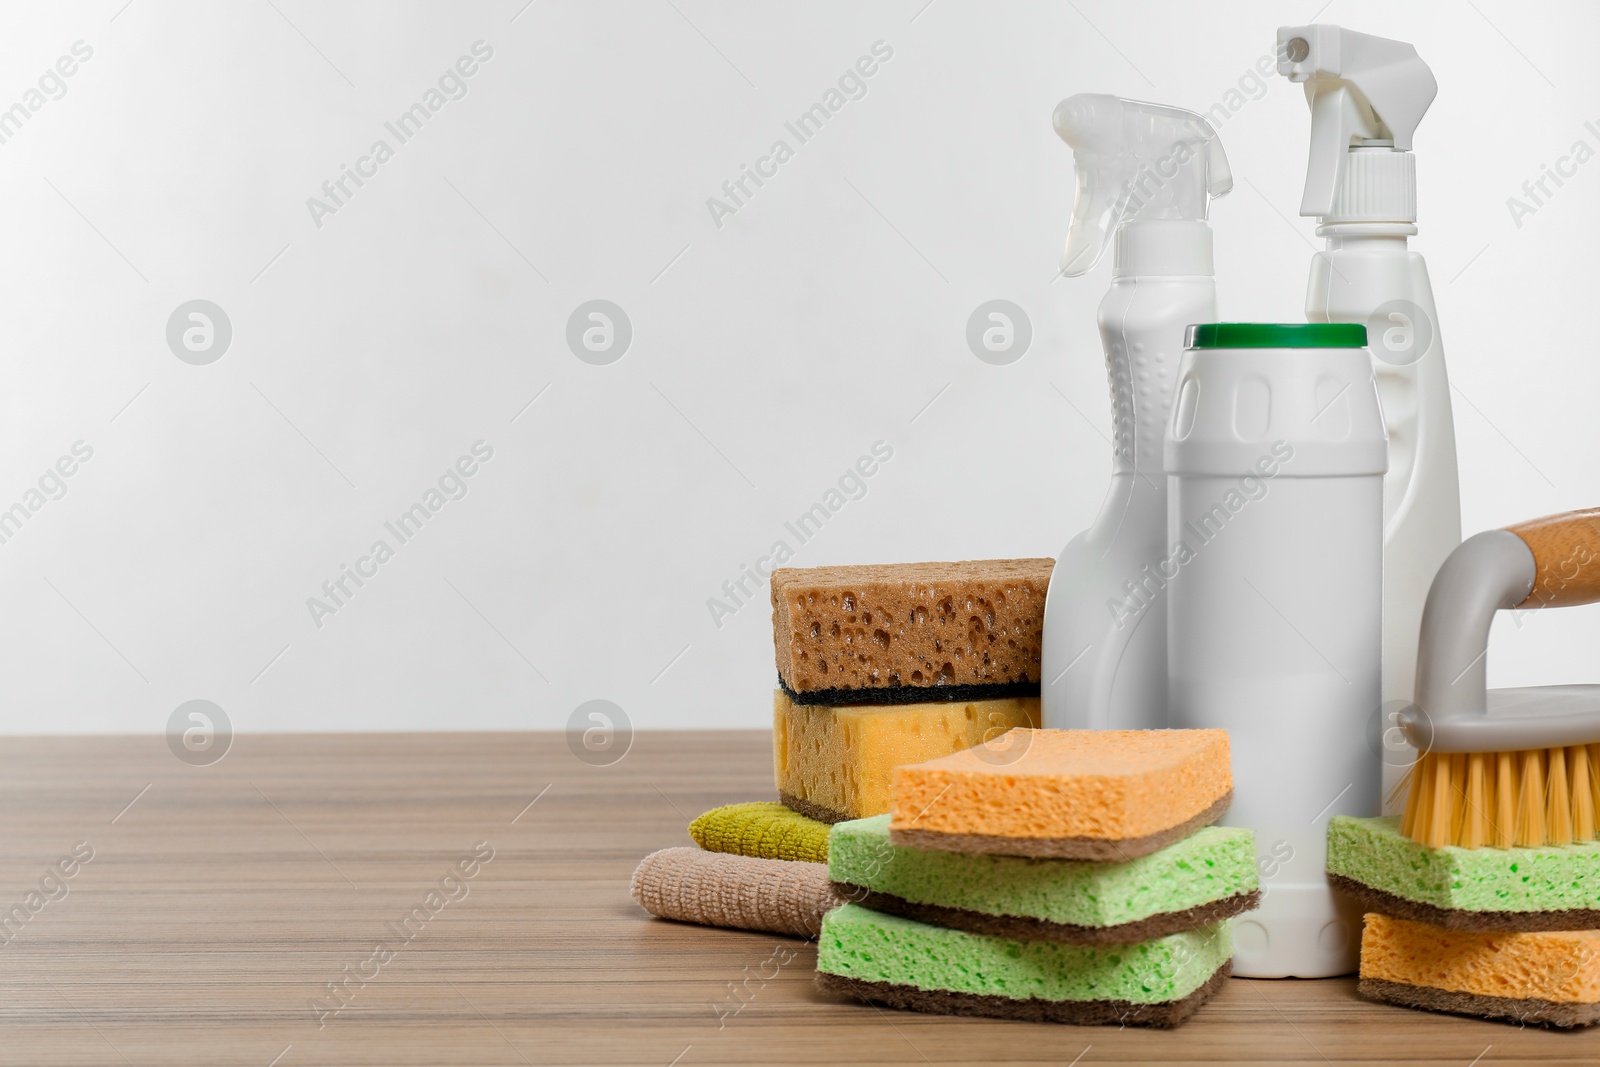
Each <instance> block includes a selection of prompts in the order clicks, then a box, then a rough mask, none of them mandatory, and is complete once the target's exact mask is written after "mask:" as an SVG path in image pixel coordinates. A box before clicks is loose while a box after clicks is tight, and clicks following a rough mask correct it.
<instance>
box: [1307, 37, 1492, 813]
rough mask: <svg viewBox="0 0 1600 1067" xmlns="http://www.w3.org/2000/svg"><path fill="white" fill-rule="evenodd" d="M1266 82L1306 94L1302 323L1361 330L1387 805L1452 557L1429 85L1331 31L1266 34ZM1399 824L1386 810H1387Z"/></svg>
mask: <svg viewBox="0 0 1600 1067" xmlns="http://www.w3.org/2000/svg"><path fill="white" fill-rule="evenodd" d="M1277 54H1278V73H1280V74H1283V75H1285V76H1286V77H1288V78H1289V80H1290V81H1296V82H1304V83H1305V87H1306V99H1307V101H1308V102H1309V103H1310V105H1311V154H1310V162H1309V164H1308V166H1307V168H1306V185H1305V195H1304V198H1303V199H1302V201H1301V204H1300V214H1302V215H1309V216H1314V217H1316V218H1317V219H1318V220H1319V225H1318V226H1317V235H1318V236H1319V237H1323V238H1326V239H1327V247H1326V250H1324V251H1322V252H1318V253H1317V254H1316V256H1315V258H1313V259H1312V261H1311V281H1310V285H1309V287H1308V289H1307V292H1306V319H1307V320H1308V321H1310V322H1359V323H1364V324H1365V325H1366V327H1367V336H1368V346H1369V347H1370V349H1371V351H1372V354H1373V369H1374V371H1375V372H1376V376H1377V380H1378V395H1379V398H1380V399H1381V401H1382V404H1383V417H1384V424H1385V428H1386V429H1387V430H1388V433H1389V473H1388V474H1386V475H1385V476H1384V479H1383V519H1384V531H1383V675H1382V677H1383V681H1382V694H1383V695H1382V699H1383V701H1384V703H1383V708H1382V711H1381V712H1380V711H1379V709H1374V718H1373V720H1372V722H1371V723H1369V727H1368V735H1369V738H1370V739H1371V741H1372V743H1373V746H1374V749H1375V751H1374V758H1375V759H1376V758H1379V757H1380V756H1381V757H1382V759H1383V764H1384V768H1383V793H1384V796H1388V795H1389V792H1390V791H1391V790H1392V789H1393V788H1394V786H1395V784H1396V783H1397V782H1398V781H1399V779H1400V778H1401V777H1402V776H1403V775H1404V773H1405V771H1406V769H1407V768H1408V767H1409V765H1410V763H1411V762H1412V760H1414V759H1415V753H1414V752H1413V751H1412V750H1411V749H1410V748H1409V747H1408V746H1406V744H1405V742H1404V739H1403V736H1402V735H1401V734H1400V732H1399V730H1398V727H1397V725H1396V722H1395V719H1394V716H1396V715H1397V714H1398V712H1399V711H1400V710H1401V709H1402V708H1404V706H1405V705H1407V704H1409V703H1410V702H1411V698H1412V686H1413V684H1414V682H1415V680H1416V672H1417V634H1418V632H1419V630H1420V628H1421V625H1422V606H1423V603H1424V602H1425V601H1426V600H1427V597H1428V588H1429V586H1430V585H1432V584H1433V577H1434V574H1435V573H1437V571H1438V570H1439V566H1440V564H1442V563H1443V562H1444V561H1445V558H1446V557H1447V556H1449V555H1450V553H1451V551H1452V550H1454V549H1455V547H1456V546H1457V545H1458V544H1460V543H1461V491H1460V485H1459V483H1458V481H1457V474H1456V435H1455V420H1454V417H1453V415H1452V413H1451V407H1450V382H1449V379H1448V377H1447V376H1446V373H1445V363H1444V344H1443V342H1442V341H1441V339H1440V335H1439V317H1438V314H1437V312H1436V311H1435V310H1434V305H1433V287H1432V285H1431V284H1429V281H1428V267H1427V264H1426V263H1424V262H1423V259H1422V256H1420V255H1418V254H1417V253H1416V252H1413V251H1411V250H1410V249H1409V248H1407V245H1406V239H1407V238H1408V237H1411V236H1413V235H1415V234H1416V232H1417V227H1416V221H1417V169H1416V157H1415V156H1413V155H1412V154H1411V143H1412V135H1413V134H1414V133H1415V132H1416V128H1417V125H1418V123H1420V122H1421V121H1422V116H1423V115H1424V114H1425V113H1426V112H1427V110H1428V106H1429V105H1430V104H1432V103H1433V98H1434V95H1435V94H1436V93H1437V92H1438V83H1437V82H1436V81H1435V80H1434V77H1433V72H1432V71H1431V70H1429V69H1428V65H1427V64H1426V63H1424V62H1423V61H1422V59H1421V57H1420V56H1418V55H1417V50H1416V49H1415V48H1414V47H1412V46H1411V45H1409V44H1405V43H1404V42H1401V41H1391V40H1387V39H1385V38H1383V37H1372V36H1369V35H1368V34H1364V33H1355V32H1353V31H1351V30H1346V29H1341V28H1340V27H1338V26H1285V27H1281V28H1279V30H1278V52H1277ZM1395 810H1398V809H1395Z"/></svg>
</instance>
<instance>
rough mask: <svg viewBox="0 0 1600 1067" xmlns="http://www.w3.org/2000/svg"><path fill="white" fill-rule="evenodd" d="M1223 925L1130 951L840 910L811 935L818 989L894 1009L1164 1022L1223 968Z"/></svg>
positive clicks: (1184, 1010) (1208, 987)
mask: <svg viewBox="0 0 1600 1067" xmlns="http://www.w3.org/2000/svg"><path fill="white" fill-rule="evenodd" d="M1232 954H1233V945H1232V942H1231V940H1230V938H1229V935H1228V929H1227V924H1226V923H1215V924H1213V925H1211V926H1207V927H1203V928H1201V929H1199V930H1192V931H1189V932H1187V933H1182V934H1172V935H1170V936H1168V937H1163V938H1159V939H1157V940H1154V941H1147V942H1144V943H1143V944H1138V945H1107V946H1090V945H1064V944H1059V943H1056V942H1050V941H1011V940H1007V939H1005V938H999V937H989V936H986V935H983V934H973V933H968V932H966V931H964V930H951V929H948V928H946V927H942V926H932V925H929V924H927V923H920V922H916V921H915V920H912V919H905V918H901V917H899V916H897V915H885V914H883V913H881V912H877V911H873V910H871V909H869V908H863V907H861V906H860V905H858V904H845V905H843V906H841V907H838V908H835V909H834V910H832V911H830V912H828V914H827V915H826V916H825V917H824V918H823V920H822V935H821V936H820V937H819V938H818V939H817V972H818V975H817V984H818V985H819V986H821V987H822V988H824V989H827V990H832V991H837V992H843V993H847V994H850V995H853V996H856V997H859V998H861V999H865V1000H872V1001H880V1002H884V1003H888V1004H891V1005H894V1006H896V1007H906V1008H912V1009H915V1010H921V1011H932V1012H939V1013H943V1014H956V1015H992V1016H1000V1017H1006V1018H1028V1019H1037V1020H1042V1021H1056V1022H1075V1023H1107V1022H1129V1023H1140V1024H1146V1025H1154V1026H1172V1025H1176V1024H1177V1023H1179V1022H1182V1021H1183V1019H1185V1018H1187V1017H1188V1016H1189V1015H1190V1014H1191V1013H1193V1011H1194V1009H1195V1008H1197V1007H1199V1005H1200V1004H1201V1003H1203V1002H1204V1000H1205V999H1206V998H1207V997H1209V996H1210V995H1211V993H1212V992H1214V991H1215V990H1216V989H1218V988H1220V987H1221V985H1222V983H1223V981H1224V980H1225V979H1226V977H1227V975H1228V974H1229V971H1230V967H1229V964H1230V960H1231V957H1232Z"/></svg>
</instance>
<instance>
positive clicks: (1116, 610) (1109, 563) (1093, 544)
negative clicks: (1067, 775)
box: [1040, 223, 1216, 730]
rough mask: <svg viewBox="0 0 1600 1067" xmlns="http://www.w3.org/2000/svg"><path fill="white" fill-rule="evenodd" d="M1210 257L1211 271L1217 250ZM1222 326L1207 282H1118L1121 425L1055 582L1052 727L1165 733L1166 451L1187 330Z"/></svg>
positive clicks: (1106, 338)
mask: <svg viewBox="0 0 1600 1067" xmlns="http://www.w3.org/2000/svg"><path fill="white" fill-rule="evenodd" d="M1170 225H1185V224H1183V223H1175V224H1170ZM1197 225H1199V226H1200V227H1201V228H1202V229H1203V228H1204V224H1197ZM1207 236H1209V231H1207ZM1206 252H1207V256H1206V259H1207V260H1208V261H1209V258H1210V257H1209V243H1208V244H1207V247H1206ZM1215 317H1216V281H1215V279H1213V278H1212V277H1210V276H1209V275H1188V276H1173V277H1159V276H1124V277H1117V278H1115V279H1114V280H1113V281H1112V284H1111V291H1110V292H1108V293H1107V294H1106V296H1105V299H1103V300H1102V301H1101V303H1100V312H1099V325H1100V337H1101V341H1102V343H1103V344H1104V347H1105V352H1106V370H1107V374H1108V376H1109V378H1110V381H1111V398H1112V410H1113V416H1114V417H1113V434H1112V475H1111V487H1110V490H1109V492H1108V493H1107V495H1106V499H1105V502H1104V504H1103V505H1102V506H1101V508H1100V512H1099V514H1098V515H1097V516H1096V517H1095V520H1094V523H1093V525H1091V526H1090V527H1089V529H1088V530H1086V531H1084V532H1083V533H1081V534H1079V535H1078V536H1077V537H1075V538H1073V539H1072V541H1070V542H1069V543H1068V544H1067V546H1066V547H1065V548H1064V549H1062V551H1061V554H1060V556H1059V557H1058V558H1057V560H1056V567H1055V570H1054V572H1053V574H1052V576H1051V579H1050V589H1049V592H1048V593H1047V595H1046V599H1045V616H1044V619H1045V621H1044V632H1045V637H1044V655H1043V662H1042V663H1041V675H1040V677H1041V689H1042V691H1043V698H1044V701H1043V714H1044V724H1045V725H1046V726H1047V727H1051V728H1053V729H1126V730H1131V729H1152V728H1160V727H1164V726H1165V725H1166V712H1167V678H1166V658H1167V650H1166V642H1167V629H1166V595H1165V591H1164V584H1165V583H1164V580H1163V579H1161V578H1160V577H1159V575H1158V574H1157V576H1155V577H1152V574H1154V573H1155V572H1154V568H1155V566H1156V565H1157V564H1158V563H1159V562H1160V561H1161V560H1162V559H1164V558H1165V557H1166V545H1165V541H1166V528H1167V492H1166V479H1165V474H1164V471H1163V468H1162V442H1163V438H1164V435H1165V431H1166V425H1167V421H1168V416H1169V413H1170V411H1171V403H1172V396H1173V385H1174V382H1175V381H1176V378H1177V371H1178V362H1179V359H1180V358H1181V356H1182V354H1183V334H1184V330H1185V329H1186V328H1187V327H1188V326H1189V324H1191V323H1195V322H1209V321H1211V320H1212V319H1214V318H1215Z"/></svg>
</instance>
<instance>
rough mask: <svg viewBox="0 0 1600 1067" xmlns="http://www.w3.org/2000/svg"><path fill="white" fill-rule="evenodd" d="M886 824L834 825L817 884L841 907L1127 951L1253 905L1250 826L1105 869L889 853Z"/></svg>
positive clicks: (1210, 831)
mask: <svg viewBox="0 0 1600 1067" xmlns="http://www.w3.org/2000/svg"><path fill="white" fill-rule="evenodd" d="M889 819H890V816H888V815H879V816H875V817H873V818H870V819H857V820H855V821H853V822H844V823H839V824H837V825H835V826H834V828H833V835H832V837H831V839H830V841H829V845H828V877H829V878H830V879H831V880H832V881H834V882H835V883H839V884H840V885H841V888H842V889H843V891H844V893H845V895H846V896H847V897H849V898H850V899H852V900H858V901H861V902H862V903H865V904H867V905H868V906H869V907H872V908H876V909H878V910H880V911H892V912H894V913H896V914H899V915H904V916H906V917H908V918H913V919H921V920H923V921H926V922H934V923H938V924H940V925H943V926H956V927H959V928H961V929H963V930H972V931H975V932H978V933H985V934H994V935H996V936H1000V937H1016V938H1021V939H1027V940H1033V939H1046V940H1052V941H1066V942H1071V943H1077V944H1112V943H1130V942H1137V941H1148V940H1150V939H1151V938H1155V937H1163V936H1165V935H1167V934H1171V933H1177V932H1179V931H1182V930H1192V929H1194V928H1196V927H1200V926H1205V925H1208V924H1210V923H1214V922H1216V921H1218V920H1220V919H1224V918H1227V917H1228V916H1231V915H1236V914H1238V913H1239V912H1242V911H1247V910H1249V909H1250V908H1253V907H1255V905H1256V904H1257V903H1258V902H1259V900H1260V890H1259V885H1260V882H1259V879H1258V877H1257V874H1256V849H1255V837H1254V835H1253V834H1252V833H1251V832H1250V831H1249V830H1244V829H1237V828H1231V827H1221V826H1208V827H1205V828H1204V829H1201V830H1197V831H1196V832H1195V833H1193V834H1191V835H1190V836H1188V837H1186V838H1184V839H1183V840H1181V841H1178V842H1177V843H1175V844H1172V845H1168V846H1167V847H1166V848H1163V849H1161V850H1159V851H1157V852H1153V853H1150V854H1149V855H1145V856H1139V857H1137V858H1135V859H1132V860H1125V861H1122V862H1108V861H1097V860H1063V859H1024V858H1021V857H1017V856H991V855H983V854H979V853H966V852H946V851H943V850H938V849H920V848H906V847H898V846H895V845H893V844H891V843H890V841H889Z"/></svg>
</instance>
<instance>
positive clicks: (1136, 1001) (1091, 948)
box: [817, 815, 1261, 1027]
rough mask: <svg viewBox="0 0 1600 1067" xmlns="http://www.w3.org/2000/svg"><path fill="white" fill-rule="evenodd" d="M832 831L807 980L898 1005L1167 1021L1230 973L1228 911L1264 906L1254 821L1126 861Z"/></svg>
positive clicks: (867, 827)
mask: <svg viewBox="0 0 1600 1067" xmlns="http://www.w3.org/2000/svg"><path fill="white" fill-rule="evenodd" d="M890 821H891V817H890V816H888V815H880V816H877V817H875V818H870V819H858V820H855V821H853V822H843V823H839V824H837V825H835V826H834V827H833V831H832V834H831V837H830V840H829V846H828V877H829V878H830V879H831V880H832V881H833V883H834V885H835V888H836V889H837V890H838V891H839V893H840V894H841V895H842V896H844V897H845V898H846V899H848V900H850V901H851V903H849V904H846V905H845V906H843V907H840V908H837V909H835V910H833V911H831V912H829V913H828V914H827V915H826V916H825V917H824V919H823V923H822V936H821V938H820V939H819V941H818V946H817V972H818V973H817V983H818V985H819V986H821V987H822V988H823V989H825V990H829V991H833V992H838V993H843V994H846V995H848V996H852V997H855V998H857V999H861V1000H867V1001H873V1002H877V1003H881V1004H887V1005H890V1006H892V1007H897V1008H907V1009H911V1010H916V1011H927V1012H935V1013H941V1014H954V1015H988V1016H995V1017H1001V1018H1017V1019H1030V1020H1035V1021H1049V1022H1067V1023H1077V1024H1104V1023H1120V1024H1131V1025H1145V1026H1156V1027H1170V1026H1176V1025H1178V1024H1179V1023H1181V1022H1183V1021H1184V1020H1185V1019H1187V1018H1188V1017H1189V1016H1190V1015H1191V1014H1193V1013H1194V1011H1195V1010H1196V1009H1197V1008H1199V1006H1200V1005H1201V1004H1203V1003H1204V1002H1205V1001H1206V1000H1207V999H1209V998H1210V997H1211V995H1212V994H1213V993H1215V992H1216V991H1217V990H1218V989H1220V988H1221V987H1222V984H1223V983H1224V982H1225V981H1226V979H1227V977H1228V975H1229V974H1230V973H1231V960H1232V955H1233V948H1232V941H1231V938H1230V936H1229V931H1228V924H1227V921H1226V920H1227V919H1228V918H1229V917H1230V916H1233V915H1237V914H1239V913H1240V912H1243V911H1247V910H1249V909H1250V908H1253V907H1255V906H1256V904H1257V903H1258V902H1259V901H1260V898H1261V891H1260V884H1259V879H1258V875H1257V871H1256V863H1255V860H1256V856H1255V841H1254V836H1253V835H1252V834H1251V832H1250V831H1249V830H1243V829H1236V828H1226V827H1218V826H1211V827H1205V828H1203V829H1200V830H1197V831H1195V832H1193V833H1192V834H1190V835H1189V836H1187V837H1184V838H1182V839H1180V840H1178V841H1176V842H1175V843H1173V844H1171V845H1168V846H1167V847H1165V848H1162V849H1159V850H1157V851H1155V852H1152V853H1149V854H1147V855H1143V856H1138V857H1136V858H1133V859H1127V860H1122V861H1099V860H1070V859H1035V858H1026V857H1020V856H1012V855H992V854H985V853H971V852H952V851H944V850H940V849H925V848H915V847H909V846H902V845H895V844H893V842H892V841H891V838H890Z"/></svg>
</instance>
